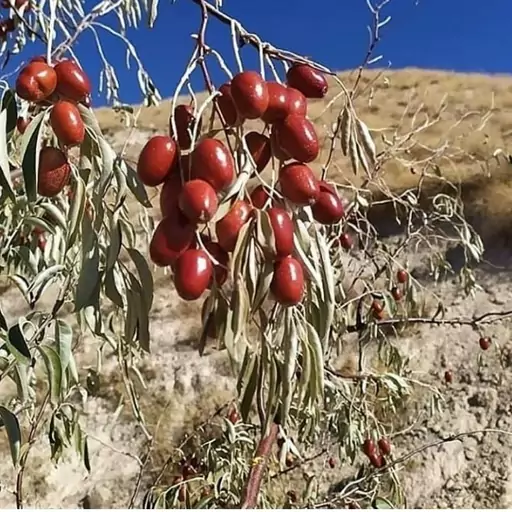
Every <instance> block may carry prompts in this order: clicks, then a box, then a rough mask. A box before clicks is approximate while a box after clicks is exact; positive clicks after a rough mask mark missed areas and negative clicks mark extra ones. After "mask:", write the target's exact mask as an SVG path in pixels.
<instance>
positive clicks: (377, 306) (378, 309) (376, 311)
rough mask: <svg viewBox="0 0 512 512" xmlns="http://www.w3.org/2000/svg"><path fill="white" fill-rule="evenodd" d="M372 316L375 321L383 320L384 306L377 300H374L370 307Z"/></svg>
mask: <svg viewBox="0 0 512 512" xmlns="http://www.w3.org/2000/svg"><path fill="white" fill-rule="evenodd" d="M371 311H372V315H373V317H374V318H375V319H377V320H382V319H383V318H384V306H383V305H382V303H381V302H379V301H378V300H374V301H373V302H372V305H371Z"/></svg>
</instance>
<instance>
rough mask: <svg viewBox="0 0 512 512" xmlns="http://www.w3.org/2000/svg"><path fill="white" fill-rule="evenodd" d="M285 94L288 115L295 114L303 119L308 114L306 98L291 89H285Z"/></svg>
mask: <svg viewBox="0 0 512 512" xmlns="http://www.w3.org/2000/svg"><path fill="white" fill-rule="evenodd" d="M286 93H287V96H288V105H287V110H288V115H293V114H295V115H298V116H303V117H305V116H306V114H307V113H308V100H307V99H306V96H304V94H302V93H301V92H300V91H299V90H297V89H295V88H293V87H287V89H286Z"/></svg>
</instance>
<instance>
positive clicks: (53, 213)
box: [40, 203, 67, 231]
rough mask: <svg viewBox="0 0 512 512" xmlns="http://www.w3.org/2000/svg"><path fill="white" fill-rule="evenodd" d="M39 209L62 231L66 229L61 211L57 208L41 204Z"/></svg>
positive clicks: (64, 218) (51, 204)
mask: <svg viewBox="0 0 512 512" xmlns="http://www.w3.org/2000/svg"><path fill="white" fill-rule="evenodd" d="M40 206H41V208H42V209H43V210H45V212H46V213H48V215H49V216H50V217H51V218H52V219H53V220H54V221H55V223H56V224H57V225H58V226H59V227H60V228H62V229H66V226H67V221H66V217H65V216H64V215H63V213H62V211H61V210H60V208H59V207H58V206H56V205H55V204H53V203H42V204H41V205H40ZM54 231H55V230H54Z"/></svg>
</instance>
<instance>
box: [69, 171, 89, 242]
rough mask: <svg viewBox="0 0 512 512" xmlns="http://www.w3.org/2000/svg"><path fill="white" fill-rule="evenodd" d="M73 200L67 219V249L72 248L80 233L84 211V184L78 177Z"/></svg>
mask: <svg viewBox="0 0 512 512" xmlns="http://www.w3.org/2000/svg"><path fill="white" fill-rule="evenodd" d="M73 192H74V194H73V199H72V200H71V211H70V212H69V219H68V247H72V246H73V244H74V243H75V240H76V237H77V235H78V233H79V231H80V224H81V220H82V218H83V215H84V210H85V199H86V194H85V183H84V181H83V180H82V178H81V177H80V176H78V177H77V179H76V181H75V188H74V190H73Z"/></svg>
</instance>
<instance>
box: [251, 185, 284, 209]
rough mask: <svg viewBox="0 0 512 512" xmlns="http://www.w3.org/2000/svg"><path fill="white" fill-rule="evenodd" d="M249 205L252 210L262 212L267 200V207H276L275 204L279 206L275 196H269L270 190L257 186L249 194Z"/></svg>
mask: <svg viewBox="0 0 512 512" xmlns="http://www.w3.org/2000/svg"><path fill="white" fill-rule="evenodd" d="M249 197H250V199H251V203H252V205H253V206H254V208H257V209H258V210H262V209H263V207H264V206H265V204H266V203H267V200H268V199H269V198H270V199H271V200H270V202H269V206H277V204H281V202H280V201H279V199H278V198H277V196H276V195H274V196H271V195H270V190H269V189H268V188H266V187H265V186H264V185H258V186H257V187H256V188H255V189H254V190H253V191H252V192H251V194H250V196H249Z"/></svg>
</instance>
